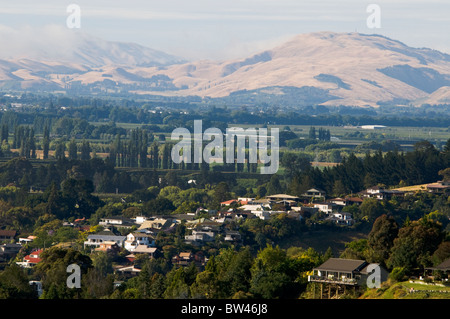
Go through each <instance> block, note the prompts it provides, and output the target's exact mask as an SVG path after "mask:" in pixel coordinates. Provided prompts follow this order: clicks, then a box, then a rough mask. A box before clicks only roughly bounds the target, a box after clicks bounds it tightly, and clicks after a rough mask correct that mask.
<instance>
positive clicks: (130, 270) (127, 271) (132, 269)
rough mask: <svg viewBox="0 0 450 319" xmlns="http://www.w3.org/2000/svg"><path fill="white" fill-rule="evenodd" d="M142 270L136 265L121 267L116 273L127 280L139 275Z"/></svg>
mask: <svg viewBox="0 0 450 319" xmlns="http://www.w3.org/2000/svg"><path fill="white" fill-rule="evenodd" d="M140 272H141V269H140V268H138V267H137V266H135V265H131V266H125V267H119V268H116V269H115V273H116V274H119V275H121V276H122V277H125V278H130V277H134V276H137V275H139V273H140Z"/></svg>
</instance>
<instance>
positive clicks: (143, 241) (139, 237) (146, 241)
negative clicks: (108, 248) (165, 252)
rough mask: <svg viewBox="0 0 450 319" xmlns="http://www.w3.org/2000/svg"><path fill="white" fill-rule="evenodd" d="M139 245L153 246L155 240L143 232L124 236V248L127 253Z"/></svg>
mask: <svg viewBox="0 0 450 319" xmlns="http://www.w3.org/2000/svg"><path fill="white" fill-rule="evenodd" d="M139 245H144V246H147V247H149V246H155V238H154V237H153V235H151V234H146V233H143V232H132V233H129V234H128V235H127V236H126V240H125V242H124V248H125V249H126V250H128V251H131V252H132V251H134V250H135V249H136V247H138V246H139Z"/></svg>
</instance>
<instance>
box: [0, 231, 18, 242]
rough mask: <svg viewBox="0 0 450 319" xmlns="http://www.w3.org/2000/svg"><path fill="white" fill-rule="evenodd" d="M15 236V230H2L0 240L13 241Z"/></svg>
mask: <svg viewBox="0 0 450 319" xmlns="http://www.w3.org/2000/svg"><path fill="white" fill-rule="evenodd" d="M14 237H16V231H15V230H3V229H2V230H0V242H6V241H8V242H10V241H13V240H14Z"/></svg>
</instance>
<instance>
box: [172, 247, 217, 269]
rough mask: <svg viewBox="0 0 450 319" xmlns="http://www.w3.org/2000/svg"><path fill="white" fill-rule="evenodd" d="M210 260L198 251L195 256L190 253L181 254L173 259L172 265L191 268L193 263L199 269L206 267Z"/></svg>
mask: <svg viewBox="0 0 450 319" xmlns="http://www.w3.org/2000/svg"><path fill="white" fill-rule="evenodd" d="M207 261H208V259H207V258H206V257H205V256H204V255H203V252H202V251H198V252H196V253H195V254H193V253H192V252H190V251H185V252H180V253H179V254H177V255H175V256H173V257H172V264H174V265H176V266H183V267H186V266H189V265H190V264H191V263H195V265H196V266H197V267H200V268H202V267H204V266H205V265H206V263H207Z"/></svg>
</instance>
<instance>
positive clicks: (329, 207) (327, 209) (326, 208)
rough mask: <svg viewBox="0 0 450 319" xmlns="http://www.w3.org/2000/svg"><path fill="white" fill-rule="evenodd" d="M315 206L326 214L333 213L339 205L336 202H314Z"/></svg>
mask: <svg viewBox="0 0 450 319" xmlns="http://www.w3.org/2000/svg"><path fill="white" fill-rule="evenodd" d="M313 206H314V207H315V208H318V209H319V211H320V212H322V213H325V214H331V213H332V212H333V211H334V210H336V208H337V205H336V204H334V203H314V204H313Z"/></svg>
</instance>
